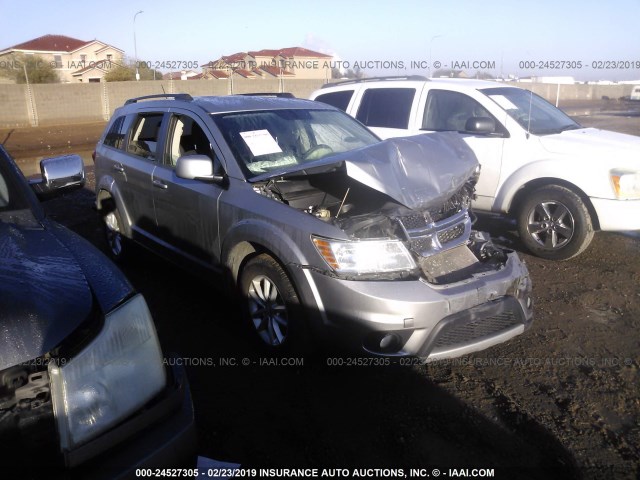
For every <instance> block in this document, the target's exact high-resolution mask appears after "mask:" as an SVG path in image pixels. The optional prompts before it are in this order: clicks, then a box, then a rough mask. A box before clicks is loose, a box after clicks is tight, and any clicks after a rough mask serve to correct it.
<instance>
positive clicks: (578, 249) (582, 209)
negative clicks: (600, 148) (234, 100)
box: [517, 185, 594, 260]
mask: <svg viewBox="0 0 640 480" xmlns="http://www.w3.org/2000/svg"><path fill="white" fill-rule="evenodd" d="M517 221H518V232H519V233H520V239H521V240H522V243H524V245H525V246H526V247H527V249H529V251H530V252H531V253H533V254H534V255H536V256H538V257H541V258H546V259H548V260H568V259H570V258H572V257H575V256H576V255H578V254H580V253H582V252H583V251H584V250H585V249H586V248H587V247H588V246H589V244H590V243H591V240H592V239H593V234H594V230H593V222H592V220H591V215H590V214H589V210H588V208H587V206H586V205H585V203H584V201H583V200H582V199H581V198H580V196H578V195H577V194H576V193H574V192H573V191H571V190H569V189H568V188H566V187H562V186H560V185H548V186H545V187H542V188H540V189H538V190H535V191H533V192H532V193H531V194H529V195H527V197H526V199H525V200H524V202H523V203H522V204H521V206H520V209H519V211H518V216H517Z"/></svg>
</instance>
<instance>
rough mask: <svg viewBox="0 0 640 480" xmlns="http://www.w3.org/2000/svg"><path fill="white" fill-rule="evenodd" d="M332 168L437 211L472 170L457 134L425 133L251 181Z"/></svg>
mask: <svg viewBox="0 0 640 480" xmlns="http://www.w3.org/2000/svg"><path fill="white" fill-rule="evenodd" d="M331 165H334V166H336V167H342V168H345V169H346V173H347V175H348V176H349V177H351V178H353V179H354V180H357V181H358V182H360V183H362V184H364V185H367V186H369V187H371V188H373V189H375V190H377V191H379V192H382V193H384V194H386V195H388V196H389V197H391V198H393V199H394V200H395V201H397V202H398V203H400V204H402V205H404V206H405V207H407V208H410V209H415V210H421V209H427V208H431V207H434V206H439V205H441V204H442V203H443V202H445V201H446V200H447V199H449V198H450V197H451V196H452V195H453V194H454V193H456V192H457V191H458V190H459V189H460V188H461V187H462V186H463V185H464V184H465V183H466V182H467V181H468V180H469V178H471V177H472V176H473V175H474V173H475V172H476V169H477V168H478V165H479V164H478V160H477V158H476V156H475V155H474V153H473V151H472V150H471V149H470V148H469V147H468V146H467V144H466V143H465V142H464V141H463V140H462V138H461V137H460V135H459V134H458V133H454V132H442V133H429V134H424V135H417V136H411V137H400V138H390V139H388V140H384V141H382V142H380V143H376V144H374V145H369V146H367V147H363V148H359V149H355V150H351V151H349V152H345V153H341V154H337V155H331V156H329V157H325V158H323V159H321V160H317V161H315V162H309V163H306V164H301V165H296V166H293V167H288V168H286V169H282V170H279V171H278V172H269V173H267V174H264V175H260V176H259V177H255V178H253V179H252V181H261V180H266V179H268V178H272V177H277V176H287V175H296V174H298V175H299V174H300V173H306V174H313V173H314V171H315V170H316V168H317V169H318V170H322V169H324V170H326V167H327V166H331Z"/></svg>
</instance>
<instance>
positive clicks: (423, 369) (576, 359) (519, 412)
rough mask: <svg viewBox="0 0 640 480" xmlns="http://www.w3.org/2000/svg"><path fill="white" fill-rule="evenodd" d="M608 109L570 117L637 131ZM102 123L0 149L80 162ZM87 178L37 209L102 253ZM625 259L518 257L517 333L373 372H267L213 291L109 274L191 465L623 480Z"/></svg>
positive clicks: (613, 246) (629, 418)
mask: <svg viewBox="0 0 640 480" xmlns="http://www.w3.org/2000/svg"><path fill="white" fill-rule="evenodd" d="M614 113H616V114H615V115H611V114H609V113H607V112H604V113H603V112H597V114H595V115H590V116H581V117H576V118H577V119H578V120H579V121H580V122H581V123H583V124H584V125H589V126H601V127H603V128H609V129H614V130H618V131H623V132H626V133H632V134H635V135H640V118H639V117H638V116H637V115H636V116H633V114H629V115H625V114H620V112H614ZM102 128H103V124H90V125H81V126H68V127H43V128H34V129H22V130H15V131H9V130H0V141H4V143H5V144H6V146H7V148H8V150H9V151H10V152H11V153H12V154H13V155H14V156H15V157H16V158H17V159H18V160H19V161H22V165H23V166H24V168H25V170H28V169H29V168H31V167H30V165H31V164H32V162H33V161H34V159H36V158H38V157H39V156H47V155H50V154H56V153H63V152H73V151H76V152H77V151H90V150H91V149H92V148H93V144H94V142H95V139H96V138H97V136H98V135H99V134H100V133H101V131H102ZM88 179H89V182H88V183H89V184H88V185H87V188H86V189H84V190H82V191H79V192H76V193H74V194H71V195H68V196H66V197H64V198H61V199H56V200H52V201H50V202H47V206H46V208H47V211H48V212H49V214H50V215H51V216H53V217H55V218H56V219H58V220H59V221H61V222H62V223H63V224H65V225H67V226H69V227H70V228H71V229H73V230H75V231H77V232H79V233H80V234H82V235H83V236H85V237H86V238H88V239H89V240H90V241H91V242H93V243H94V244H96V245H97V246H98V247H99V248H102V249H105V245H104V241H103V239H102V234H101V232H102V231H101V227H100V224H99V223H98V221H97V218H96V216H95V212H94V211H93V210H92V201H93V191H92V188H93V180H94V177H93V171H92V168H91V167H89V168H88ZM478 226H479V227H480V228H482V229H486V230H488V231H490V232H491V234H492V235H494V236H495V237H496V238H497V239H498V242H500V243H503V244H505V245H509V246H511V247H513V248H515V249H517V250H519V251H520V252H523V250H522V248H521V246H520V244H519V241H518V237H517V233H515V231H514V227H513V225H512V224H511V223H509V222H508V221H506V220H504V219H500V218H497V217H489V216H486V217H481V218H480V223H479V224H478ZM639 254H640V238H639V237H633V236H627V235H622V234H615V233H599V234H598V235H596V237H595V240H594V242H593V244H592V245H591V247H590V248H589V249H588V250H587V251H586V252H585V253H584V254H583V255H581V256H579V257H578V258H576V259H573V260H571V261H567V262H562V263H554V262H549V261H544V260H540V259H537V258H535V257H531V256H529V255H527V254H526V253H524V252H523V253H522V257H523V258H525V259H526V262H527V264H528V266H529V269H530V271H531V275H532V279H533V284H534V298H535V314H536V317H535V321H534V325H533V327H532V328H531V329H530V330H529V331H528V332H527V333H525V334H524V335H521V336H519V337H517V338H515V339H514V340H512V341H510V342H508V343H506V344H502V345H498V346H496V347H493V348H491V349H488V350H485V351H483V352H479V353H478V354H475V355H471V356H469V357H464V358H462V359H458V360H455V361H449V362H435V363H431V364H427V365H424V364H420V363H417V362H416V364H413V365H403V366H400V365H392V366H386V367H381V366H341V367H336V366H330V365H328V362H327V360H326V359H323V358H314V359H311V358H299V359H298V358H296V359H292V362H291V363H295V364H296V365H287V366H283V365H279V366H278V365H274V363H275V360H274V359H269V358H261V357H257V356H256V354H255V353H254V352H253V351H252V348H251V344H250V342H248V341H247V337H246V336H245V335H244V333H245V332H243V330H242V328H241V327H240V326H239V325H238V322H237V317H236V316H235V315H233V314H231V315H230V314H227V313H225V311H229V308H231V309H234V308H235V306H234V305H232V304H229V300H228V299H227V298H225V297H224V296H223V295H221V294H220V293H219V292H218V290H217V288H216V287H217V286H216V284H215V280H211V279H202V278H200V277H195V276H192V275H191V274H190V273H188V272H185V271H183V270H181V269H179V268H177V267H174V266H173V265H170V264H168V263H166V262H164V261H162V260H160V259H158V258H156V257H154V256H153V255H150V254H146V253H142V252H141V254H140V255H139V256H138V258H136V260H135V261H133V262H132V263H130V264H127V265H125V266H124V267H123V269H124V271H125V273H126V274H127V276H128V277H129V278H130V280H131V281H132V283H133V284H134V285H135V286H136V287H137V288H138V289H139V290H140V291H141V292H142V293H144V295H145V296H146V298H147V300H148V302H149V305H150V308H151V311H152V312H153V313H154V318H155V319H156V323H157V328H158V332H159V335H160V337H161V341H162V344H163V348H164V350H165V351H166V352H169V351H177V352H180V355H181V356H182V357H183V358H184V363H185V364H186V365H187V369H188V373H189V378H190V381H191V389H192V393H193V398H194V404H195V411H196V417H197V425H198V430H199V441H200V442H199V454H200V455H203V456H206V457H210V458H214V459H218V460H221V461H229V462H236V463H240V464H242V466H244V467H250V466H255V467H280V468H293V467H318V468H365V467H371V468H373V467H381V468H402V469H404V473H405V474H406V475H407V476H410V475H409V473H410V472H409V469H410V468H421V467H425V468H428V469H429V470H428V472H431V471H432V470H431V469H433V468H439V469H440V470H441V472H442V475H443V476H454V474H455V473H456V472H452V471H450V470H449V469H461V468H469V469H472V468H493V469H494V470H495V474H496V477H497V478H603V479H609V478H615V479H622V478H628V479H633V478H637V477H638V475H639V470H638V468H639V467H638V465H639V463H640V424H639V421H640V390H639V389H638V384H639V383H640V382H639V380H640V375H639V372H638V368H639V367H640V340H639V339H640V336H639V335H638V329H639V327H640V288H639V287H638V285H640V255H639ZM231 311H235V310H231ZM225 359H226V360H225ZM244 359H248V363H249V364H248V365H246V366H245V365H243V360H244ZM234 363H235V365H234ZM301 363H302V365H301ZM558 474H560V476H556V475H558ZM381 477H382V476H380V477H379V478H381ZM425 478H426V477H425Z"/></svg>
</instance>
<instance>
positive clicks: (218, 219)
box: [95, 94, 532, 359]
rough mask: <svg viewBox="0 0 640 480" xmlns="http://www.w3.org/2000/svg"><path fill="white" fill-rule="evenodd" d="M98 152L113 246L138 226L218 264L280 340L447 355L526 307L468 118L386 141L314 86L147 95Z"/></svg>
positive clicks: (264, 328) (520, 275)
mask: <svg viewBox="0 0 640 480" xmlns="http://www.w3.org/2000/svg"><path fill="white" fill-rule="evenodd" d="M95 163H96V195H97V199H96V204H97V208H98V210H99V212H101V214H102V216H103V218H104V221H105V225H106V233H107V239H108V241H109V245H110V248H111V252H112V254H113V256H114V257H116V258H122V257H123V256H124V255H125V254H126V253H127V250H128V249H130V247H131V246H132V245H131V244H130V243H131V241H133V242H135V243H138V244H141V245H144V246H146V247H148V248H149V249H151V250H153V251H154V252H157V253H159V254H161V255H164V256H166V257H168V258H170V259H173V260H176V261H178V262H180V263H181V264H182V265H188V266H190V267H193V268H203V269H204V270H206V271H210V272H216V273H219V274H222V275H223V278H226V285H227V286H231V287H232V288H233V289H238V290H239V291H240V294H241V297H242V298H243V299H244V301H243V305H244V306H245V309H244V310H245V312H244V316H245V318H246V320H247V323H248V325H250V326H251V327H252V330H253V331H254V332H255V333H256V334H257V335H256V338H257V339H260V340H261V341H262V342H261V343H263V344H265V345H267V346H269V347H270V348H273V349H276V350H288V349H294V350H296V351H298V350H305V349H306V348H307V347H308V346H309V345H310V344H312V343H314V342H313V341H314V340H317V339H318V338H321V337H323V338H328V339H330V340H339V341H341V342H340V343H342V341H346V342H347V344H348V345H351V346H352V347H355V348H357V349H359V350H360V351H365V352H368V353H371V354H376V355H419V356H422V357H427V356H428V357H430V358H431V359H436V358H449V357H455V356H459V355H463V354H467V353H470V352H473V351H477V350H480V349H483V348H486V347H489V346H491V345H494V344H496V343H500V342H503V341H505V340H507V339H509V338H511V337H514V336H516V335H518V334H520V333H522V332H523V331H524V330H525V329H526V328H528V327H529V325H530V324H531V320H532V311H531V296H530V295H531V284H530V281H529V275H528V272H527V269H526V267H525V265H524V264H523V263H522V262H521V261H520V259H519V258H518V256H517V254H516V253H514V252H512V251H506V250H503V249H500V248H497V247H496V246H494V245H493V244H492V243H491V240H490V238H489V237H488V235H486V234H483V233H481V232H476V231H474V230H472V228H471V217H470V214H469V210H468V208H469V204H470V202H471V199H472V198H473V189H474V184H475V181H476V180H477V177H478V174H479V165H478V162H477V160H476V158H475V156H474V155H473V153H472V152H471V150H470V149H469V148H468V147H467V146H466V145H465V143H464V142H463V141H461V140H460V138H459V135H458V134H457V133H444V134H441V135H437V136H421V137H413V138H396V139H390V140H385V141H381V140H380V139H379V138H378V137H377V136H375V135H374V134H373V133H372V132H371V131H370V130H368V129H367V128H366V127H364V126H363V125H362V124H360V123H359V122H358V121H356V120H354V119H353V118H351V117H349V116H348V115H347V114H345V113H344V112H342V111H340V110H338V109H336V108H333V107H330V106H328V105H323V104H321V103H318V102H311V101H308V100H300V99H293V98H273V97H268V96H240V95H238V96H225V97H200V98H192V97H190V96H189V95H185V94H178V95H169V96H166V95H153V96H149V97H140V98H136V99H131V100H129V101H127V102H126V104H125V105H124V106H123V107H120V108H119V109H117V110H116V112H115V113H114V115H113V118H112V120H111V121H110V123H109V125H108V126H107V128H106V130H105V133H104V134H103V136H102V138H101V139H100V141H99V142H98V145H97V148H96V153H95Z"/></svg>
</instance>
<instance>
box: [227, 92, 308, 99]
mask: <svg viewBox="0 0 640 480" xmlns="http://www.w3.org/2000/svg"><path fill="white" fill-rule="evenodd" d="M236 95H244V96H246V97H278V98H296V97H295V96H294V95H293V93H289V92H253V93H237V94H236Z"/></svg>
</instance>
